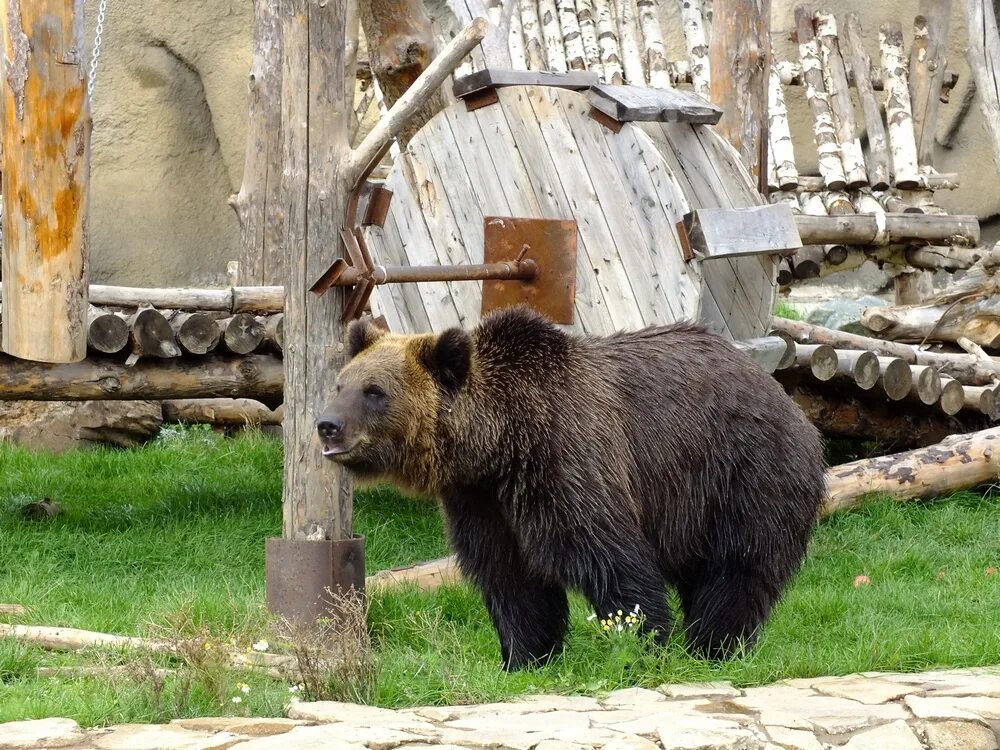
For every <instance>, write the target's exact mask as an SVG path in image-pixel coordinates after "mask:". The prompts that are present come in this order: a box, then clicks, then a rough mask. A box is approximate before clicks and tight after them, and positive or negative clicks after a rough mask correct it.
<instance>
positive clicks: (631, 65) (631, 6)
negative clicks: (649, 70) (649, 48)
mask: <svg viewBox="0 0 1000 750" xmlns="http://www.w3.org/2000/svg"><path fill="white" fill-rule="evenodd" d="M615 3H616V10H617V13H616V15H617V16H618V39H619V41H620V42H621V50H622V62H623V63H624V66H625V82H626V83H630V84H632V85H634V86H642V85H644V84H645V83H646V76H645V72H644V71H643V69H642V57H640V55H639V29H638V26H637V25H636V15H637V13H636V9H635V0H615Z"/></svg>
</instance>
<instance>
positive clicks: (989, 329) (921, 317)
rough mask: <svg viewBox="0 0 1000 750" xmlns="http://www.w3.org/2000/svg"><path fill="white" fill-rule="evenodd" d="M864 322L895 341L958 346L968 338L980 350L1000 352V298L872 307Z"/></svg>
mask: <svg viewBox="0 0 1000 750" xmlns="http://www.w3.org/2000/svg"><path fill="white" fill-rule="evenodd" d="M861 322H862V324H863V325H864V326H866V327H867V328H870V329H871V330H872V331H874V332H875V333H877V334H879V335H880V336H884V337H885V338H888V339H892V340H893V341H906V342H911V343H920V342H922V341H924V340H927V341H932V342H950V343H955V342H957V341H958V340H959V339H960V338H967V339H969V340H971V341H973V342H974V343H976V344H979V346H985V347H988V348H990V349H1000V297H997V296H994V295H990V296H981V297H974V298H972V299H968V300H965V301H961V302H956V303H952V304H943V303H936V304H928V305H909V306H899V307H871V308H868V309H867V310H865V311H864V312H863V313H862V314H861Z"/></svg>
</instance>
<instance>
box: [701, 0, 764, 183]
mask: <svg viewBox="0 0 1000 750" xmlns="http://www.w3.org/2000/svg"><path fill="white" fill-rule="evenodd" d="M713 13H714V15H715V17H716V18H718V19H719V22H718V23H717V24H713V26H712V38H711V40H710V42H709V67H710V69H711V71H712V80H711V93H712V102H713V103H715V104H717V105H718V106H720V107H721V108H722V112H723V114H722V119H721V120H719V123H718V125H716V126H715V128H716V130H718V131H719V133H721V134H722V135H723V136H724V137H725V138H726V140H728V141H729V142H730V143H731V144H733V146H735V147H736V150H737V151H739V153H740V156H741V157H742V158H743V163H744V165H745V166H746V167H747V169H748V170H749V171H750V175H751V176H752V177H753V178H754V180H755V181H756V182H757V186H758V189H759V190H760V192H761V193H763V194H764V195H766V194H767V142H768V136H767V114H768V112H767V80H768V74H769V71H770V68H771V0H715V2H714V7H713Z"/></svg>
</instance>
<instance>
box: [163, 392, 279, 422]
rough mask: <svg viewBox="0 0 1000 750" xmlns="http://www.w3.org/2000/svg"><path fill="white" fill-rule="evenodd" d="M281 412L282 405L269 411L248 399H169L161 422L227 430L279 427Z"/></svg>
mask: <svg viewBox="0 0 1000 750" xmlns="http://www.w3.org/2000/svg"><path fill="white" fill-rule="evenodd" d="M284 411H285V410H284V404H282V405H281V406H279V407H278V408H277V409H269V408H268V407H266V406H265V405H264V404H262V403H260V402H259V401H254V400H253V399H249V398H189V399H170V400H167V401H164V402H163V421H164V422H181V423H184V424H211V425H216V426H228V427H241V426H243V425H248V424H257V425H280V424H281V418H282V416H283V415H284Z"/></svg>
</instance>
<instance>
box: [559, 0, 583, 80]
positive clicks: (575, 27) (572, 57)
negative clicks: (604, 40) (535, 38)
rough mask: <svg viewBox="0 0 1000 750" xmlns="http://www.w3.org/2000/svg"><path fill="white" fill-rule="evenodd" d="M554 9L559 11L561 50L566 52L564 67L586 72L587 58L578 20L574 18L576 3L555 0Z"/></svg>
mask: <svg viewBox="0 0 1000 750" xmlns="http://www.w3.org/2000/svg"><path fill="white" fill-rule="evenodd" d="M556 8H557V9H558V11H559V28H560V29H561V30H562V38H563V49H565V50H566V67H567V68H568V69H569V70H586V69H587V58H586V53H585V52H584V49H583V35H582V33H581V30H580V19H578V18H577V16H576V3H574V2H573V0H556Z"/></svg>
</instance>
